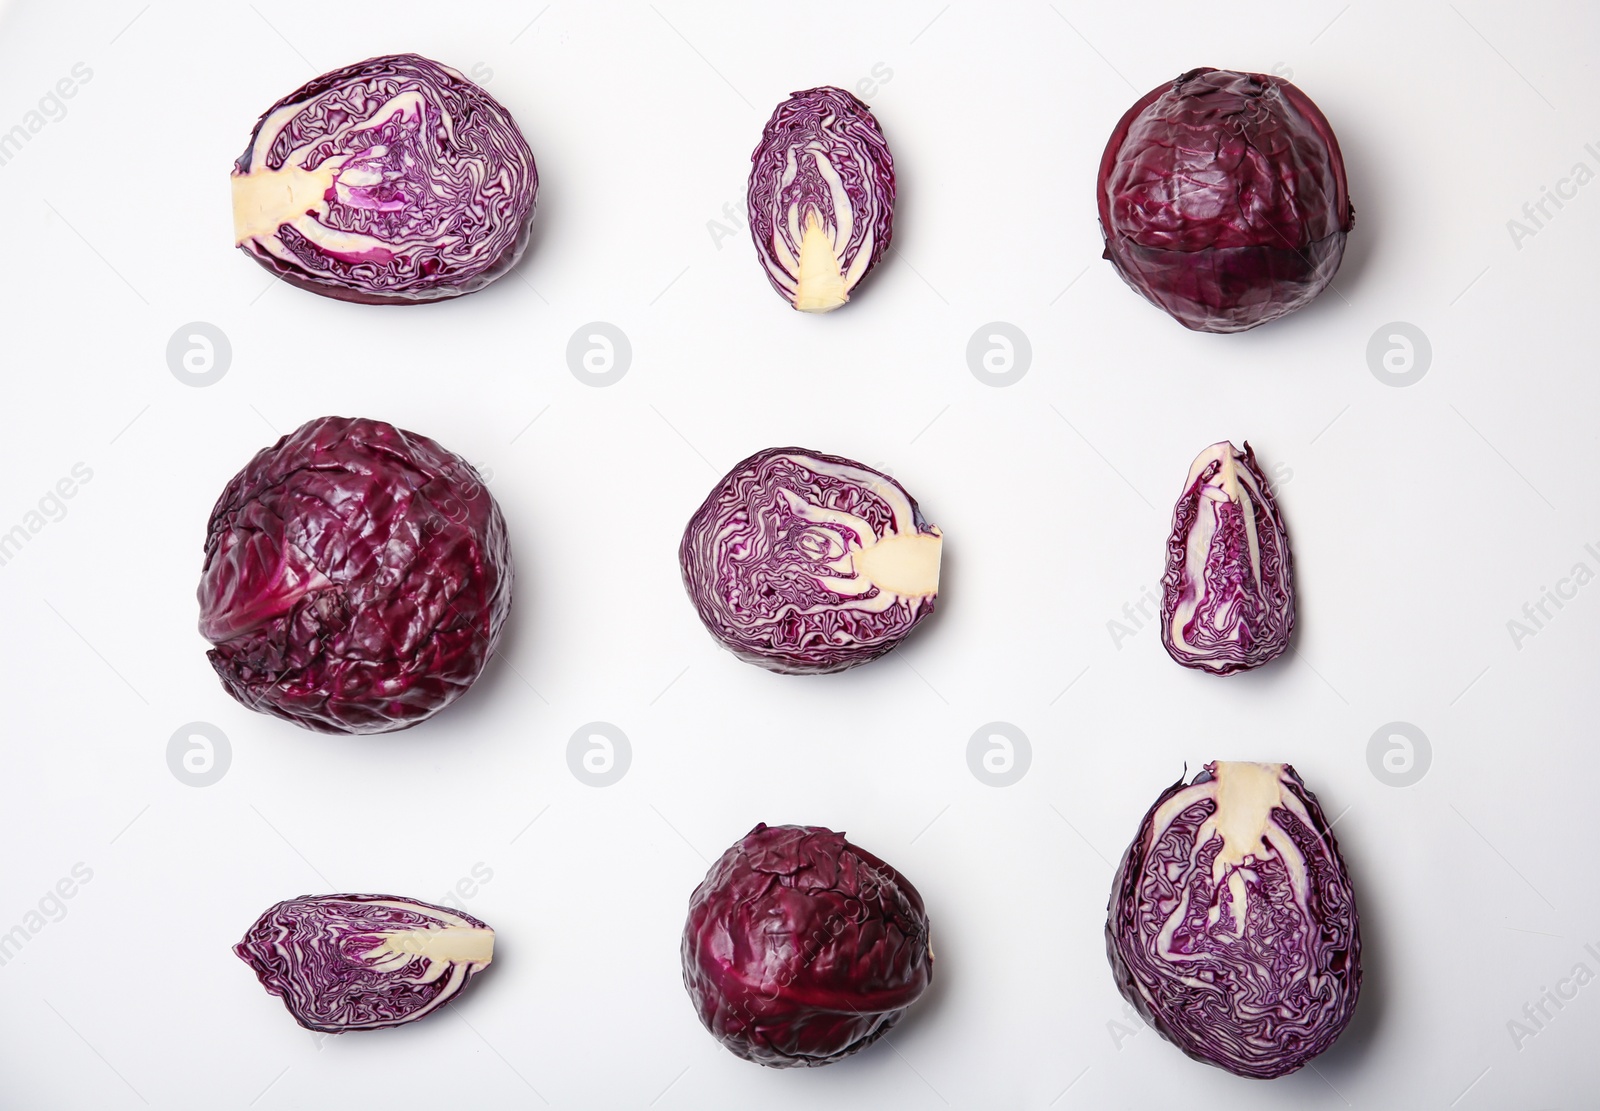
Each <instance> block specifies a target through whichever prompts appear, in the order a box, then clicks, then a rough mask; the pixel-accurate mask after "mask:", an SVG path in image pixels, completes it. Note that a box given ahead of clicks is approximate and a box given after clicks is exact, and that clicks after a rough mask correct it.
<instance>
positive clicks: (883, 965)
mask: <svg viewBox="0 0 1600 1111" xmlns="http://www.w3.org/2000/svg"><path fill="white" fill-rule="evenodd" d="M932 980H933V950H932V949H931V948H930V947H929V943H928V916H927V913H926V912H925V911H924V910H923V906H922V896H920V895H918V894H917V890H916V888H914V887H912V886H911V884H909V883H908V882H906V880H905V879H904V877H902V876H900V875H899V874H897V873H896V872H895V870H894V869H893V868H890V867H889V866H888V865H887V864H885V863H884V862H883V861H881V860H879V859H878V858H877V857H875V856H873V855H872V854H871V853H869V852H867V851H866V850H865V849H861V848H857V847H856V846H855V845H852V844H850V842H848V841H846V840H845V839H844V834H842V833H835V832H833V831H832V830H829V829H823V828H821V827H819V826H771V827H769V826H768V825H766V823H762V824H760V825H758V826H756V828H755V829H753V830H751V831H750V832H749V833H748V834H747V835H746V836H745V837H744V839H743V840H742V841H740V842H739V843H738V844H736V845H734V846H733V847H732V848H731V849H729V850H728V851H727V852H725V853H723V854H722V857H721V858H720V859H719V860H718V861H717V862H716V863H715V864H713V865H712V866H711V871H710V872H708V873H707V874H706V878H705V880H704V881H703V882H702V883H701V884H700V886H699V887H697V888H695V891H694V894H693V895H692V896H690V898H689V920H688V922H687V924H686V925H685V926H684V928H683V983H684V986H685V987H686V988H688V990H689V998H690V999H691V1000H693V1002H694V1005H695V1010H696V1011H698V1012H699V1014H700V1021H701V1022H703V1023H704V1024H705V1027H706V1029H707V1030H709V1031H711V1033H712V1034H713V1035H715V1036H716V1038H717V1040H718V1041H720V1042H721V1043H722V1044H723V1045H724V1046H726V1047H727V1048H728V1050H729V1051H730V1052H732V1053H733V1054H735V1055H736V1056H739V1057H743V1058H744V1059H745V1060H747V1061H754V1062H756V1063H757V1064H761V1065H767V1066H770V1067H772V1068H791V1067H794V1066H796V1065H802V1066H811V1065H827V1064H831V1063H833V1062H834V1061H837V1060H839V1059H840V1058H843V1057H848V1056H849V1055H850V1054H852V1053H856V1052H858V1051H860V1050H862V1049H865V1048H866V1047H867V1046H869V1045H871V1044H872V1043H873V1042H875V1041H877V1040H878V1039H879V1038H881V1037H882V1036H883V1035H884V1034H885V1033H886V1032H887V1031H888V1030H889V1028H890V1027H892V1026H893V1025H894V1024H895V1023H897V1022H899V1021H900V1019H901V1018H902V1017H904V1015H905V1013H906V1008H908V1007H910V1006H911V1004H913V1003H915V1002H916V1001H917V997H918V996H920V995H921V994H922V993H923V992H924V991H925V990H926V989H927V987H928V984H929V983H931V982H932Z"/></svg>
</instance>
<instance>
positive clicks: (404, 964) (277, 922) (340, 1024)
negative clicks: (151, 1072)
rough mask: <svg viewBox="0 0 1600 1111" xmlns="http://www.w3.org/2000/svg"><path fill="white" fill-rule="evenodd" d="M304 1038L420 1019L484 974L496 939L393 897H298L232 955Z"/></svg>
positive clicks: (448, 913) (472, 923) (441, 911)
mask: <svg viewBox="0 0 1600 1111" xmlns="http://www.w3.org/2000/svg"><path fill="white" fill-rule="evenodd" d="M233 951H234V953H235V954H237V955H238V957H239V959H240V960H242V961H244V962H245V963H246V964H248V965H249V966H250V967H251V969H252V970H254V972H255V974H256V978H257V979H259V980H260V981H261V986H262V987H264V988H266V989H267V991H269V992H271V993H272V994H273V995H277V996H281V997H282V998H283V1005H284V1006H285V1007H287V1008H288V1009H289V1013H290V1014H291V1015H293V1016H294V1019H295V1021H296V1022H298V1023H299V1024H300V1025H301V1026H304V1027H305V1028H306V1029H307V1030H320V1031H322V1032H323V1033H325V1034H342V1033H344V1032H345V1031H347V1030H380V1029H382V1028H384V1027H386V1026H400V1025H402V1024H404V1023H407V1022H415V1021H416V1020H417V1019H419V1018H426V1017H427V1016H428V1015H430V1014H432V1013H433V1012H434V1011H436V1010H438V1009H439V1008H440V1007H442V1006H444V1005H445V1004H446V1003H448V1002H450V1001H451V1000H452V999H454V998H456V996H458V995H460V994H461V992H462V990H463V989H464V988H465V987H466V986H467V981H469V980H471V979H472V977H474V976H476V975H477V974H478V973H480V972H482V971H483V970H484V969H485V968H488V967H489V962H490V961H491V960H492V959H493V957H494V931H493V930H491V929H490V928H489V927H488V926H486V925H484V924H483V923H482V922H480V921H478V920H477V919H476V918H474V917H472V915H470V914H467V913H465V912H464V911H458V910H448V909H446V908H444V907H438V906H434V905H433V904H432V903H424V902H420V901H418V900H416V899H397V898H396V897H395V896H393V895H302V896H300V897H299V898H298V899H285V900H284V901H283V902H281V903H277V904H275V905H273V906H271V907H269V908H267V911H266V913H264V914H263V915H262V916H261V917H260V918H258V919H256V922H255V925H253V926H251V927H250V930H249V932H248V933H246V934H245V935H244V940H243V941H241V942H239V944H238V945H235V946H234V947H233Z"/></svg>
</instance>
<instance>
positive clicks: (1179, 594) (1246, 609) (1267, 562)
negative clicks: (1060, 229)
mask: <svg viewBox="0 0 1600 1111" xmlns="http://www.w3.org/2000/svg"><path fill="white" fill-rule="evenodd" d="M1291 563H1292V560H1291V558H1290V555H1289V534H1288V532H1287V531H1286V530H1285V529H1284V525H1283V517H1282V515H1281V514H1279V512H1278V503H1277V501H1276V500H1275V499H1274V498H1273V495H1272V487H1271V486H1270V485H1269V484H1268V482H1267V478H1266V476H1265V475H1263V474H1262V473H1261V468H1260V467H1259V466H1258V465H1257V463H1256V457H1255V453H1254V452H1253V451H1251V450H1250V444H1249V442H1248V441H1247V442H1246V443H1245V445H1244V451H1242V452H1241V451H1239V450H1238V449H1237V448H1235V447H1234V446H1233V445H1232V444H1231V443H1229V442H1227V441H1226V440H1224V441H1223V442H1221V443H1217V444H1212V445H1211V446H1210V447H1208V448H1206V449H1205V450H1204V451H1202V452H1201V453H1200V455H1199V457H1198V458H1196V459H1195V461H1194V465H1193V466H1191V467H1190V468H1189V477H1188V479H1187V480H1186V481H1185V483H1184V490H1183V496H1182V497H1181V498H1179V499H1178V504H1177V506H1176V508H1174V509H1173V511H1172V536H1171V538H1170V539H1169V540H1168V541H1167V570H1166V574H1165V575H1164V576H1163V577H1162V579H1161V643H1162V644H1164V645H1166V648H1167V652H1168V654H1170V655H1171V656H1172V658H1173V659H1175V660H1177V661H1178V662H1179V663H1181V664H1182V665H1183V666H1184V667H1192V668H1197V669H1199V670H1201V671H1210V672H1214V673H1215V674H1218V675H1230V674H1232V673H1233V672H1236V671H1246V670H1248V669H1250V668H1252V667H1260V666H1261V665H1262V664H1264V663H1266V662H1267V661H1268V660H1272V659H1275V658H1276V657H1277V656H1279V655H1281V654H1282V653H1283V651H1284V649H1286V648H1288V647H1289V638H1290V636H1291V635H1292V634H1293V633H1294V583H1293V582H1292V567H1291Z"/></svg>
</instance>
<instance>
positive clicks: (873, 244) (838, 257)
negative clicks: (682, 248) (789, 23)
mask: <svg viewBox="0 0 1600 1111" xmlns="http://www.w3.org/2000/svg"><path fill="white" fill-rule="evenodd" d="M750 161H751V163H752V165H751V167H750V237H751V238H752V239H754V240H755V244H756V254H757V255H759V256H760V258H761V265H762V266H764V267H765V268H766V271H767V278H768V280H769V281H771V282H772V288H773V289H776V290H777V291H778V292H779V293H780V294H782V295H783V297H784V299H785V300H786V301H788V302H789V304H790V305H792V306H793V307H794V308H796V309H799V310H800V311H801V312H831V311H833V310H834V309H836V308H838V307H839V306H840V305H842V304H844V303H845V302H846V301H848V300H849V299H850V294H851V293H852V292H854V290H855V288H856V286H857V285H859V284H860V283H861V279H863V278H865V277H866V276H867V274H868V272H869V271H871V269H872V268H873V267H874V266H876V265H878V260H879V259H881V258H882V257H883V256H884V253H885V252H886V251H888V249H889V238H890V236H891V234H892V233H893V231H894V159H893V158H891V157H890V156H889V144H888V143H887V142H885V141H884V138H883V131H882V130H881V129H880V128H879V127H878V121H877V120H876V119H874V118H873V116H872V112H871V110H869V109H868V108H867V106H866V105H865V104H863V103H862V102H861V101H859V100H857V99H856V98H855V97H853V96H851V95H850V94H849V93H847V92H845V91H844V90H843V89H836V88H833V87H832V86H831V85H824V86H822V87H821V88H817V89H806V90H805V91H804V92H798V93H794V94H793V95H791V96H790V97H789V99H788V100H786V101H784V102H783V103H782V104H780V105H778V107H777V109H776V110H775V111H774V112H773V113H772V118H771V119H770V120H768V121H767V126H766V129H765V130H763V131H762V132H761V142H760V143H758V144H757V145H756V149H755V153H753V154H752V155H751V156H750Z"/></svg>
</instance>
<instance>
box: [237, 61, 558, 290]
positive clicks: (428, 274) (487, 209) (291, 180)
mask: <svg viewBox="0 0 1600 1111" xmlns="http://www.w3.org/2000/svg"><path fill="white" fill-rule="evenodd" d="M538 191H539V175H538V172H537V171H536V170H535V168H534V164H533V152H532V151H530V150H529V149H528V144H527V141H526V140H524V139H523V137H522V132H521V131H519V130H517V124H516V121H515V120H513V119H512V118H511V114H510V113H509V112H507V111H506V110H505V108H504V107H502V106H501V104H500V103H499V101H497V100H495V99H494V97H492V96H490V95H489V94H488V93H487V92H485V91H484V90H483V89H481V88H479V87H478V86H477V85H475V84H473V83H472V82H471V81H468V80H467V79H466V78H465V77H463V76H462V75H461V74H460V73H457V72H456V71H455V70H453V69H451V68H450V67H448V66H442V65H440V64H439V63H438V62H430V61H429V60H428V59H426V58H421V57H418V56H417V55H415V54H390V55H385V56H383V57H381V58H369V59H367V60H366V61H365V62H357V63H356V64H355V65H351V66H345V67H344V68H343V69H337V70H334V71H333V72H332V73H325V74H323V75H322V76H321V77H318V78H316V79H314V80H312V81H310V82H308V83H307V84H305V85H302V86H301V87H300V88H298V89H296V90H295V91H294V92H292V93H290V94H289V95H288V96H286V97H284V98H283V99H282V100H280V101H278V103H276V104H274V105H273V106H272V107H271V108H268V109H267V110H266V112H265V113H264V114H263V115H262V117H261V119H260V120H259V121H257V123H256V129H255V131H254V132H253V133H252V134H251V136H250V145H249V146H248V147H246V148H245V152H244V153H243V154H242V155H240V156H239V160H238V162H237V163H236V164H235V165H234V168H233V225H234V241H235V243H237V245H238V246H239V248H240V249H241V250H243V251H244V252H245V253H246V254H248V255H249V256H250V257H251V258H253V259H255V260H256V261H257V262H259V263H260V264H261V265H262V266H264V267H266V269H267V270H268V271H270V272H271V273H273V274H275V275H277V276H278V277H280V278H282V279H283V280H284V281H286V282H288V283H289V284H290V285H296V286H299V287H300V288H301V289H309V290H310V291H311V292H313V293H321V294H323V295H324V296H327V297H334V298H337V299H339V300H341V301H359V302H361V303H363V304H369V305H413V304H418V303H421V302H424V301H437V300H440V299H442V298H446V297H459V296H460V295H461V294H463V293H473V292H475V291H477V290H479V289H482V288H483V287H484V286H486V285H488V284H489V283H490V282H492V281H494V280H495V279H496V278H498V277H500V276H501V275H502V274H504V273H505V272H506V271H508V270H510V269H511V267H512V266H514V265H516V262H517V259H518V258H520V257H521V256H522V252H523V250H524V249H525V248H526V247H527V246H528V236H529V231H530V228H531V225H532V223H533V208H534V200H535V198H536V196H537V194H538Z"/></svg>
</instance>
